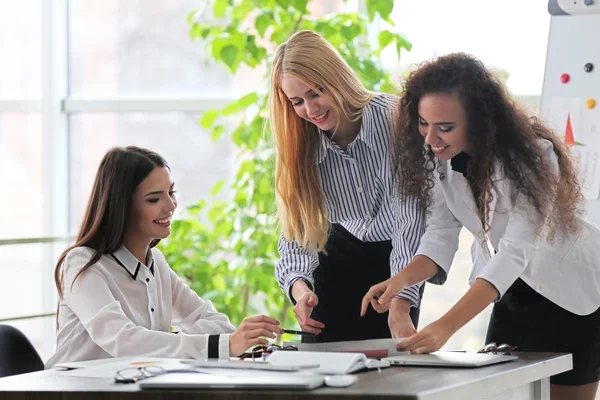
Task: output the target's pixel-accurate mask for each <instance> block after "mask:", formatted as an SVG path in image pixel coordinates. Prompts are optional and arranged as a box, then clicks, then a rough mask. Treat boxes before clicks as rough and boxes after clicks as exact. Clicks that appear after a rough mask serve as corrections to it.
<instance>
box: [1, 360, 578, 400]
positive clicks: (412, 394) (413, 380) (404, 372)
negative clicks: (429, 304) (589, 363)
mask: <svg viewBox="0 0 600 400" xmlns="http://www.w3.org/2000/svg"><path fill="white" fill-rule="evenodd" d="M517 354H518V355H519V360H517V361H513V362H509V363H505V364H499V365H492V366H487V367H481V368H474V369H457V368H431V367H390V368H386V369H382V370H381V371H380V372H378V371H367V372H362V373H359V374H358V378H359V379H358V382H356V383H355V384H354V385H352V386H350V387H348V388H327V387H323V388H319V389H316V390H310V391H266V390H260V391H258V390H255V391H242V390H240V391H232V390H210V391H209V390H203V391H195V390H176V391H162V390H161V391H141V390H139V389H138V387H137V386H136V385H119V384H115V383H113V382H112V380H109V379H94V378H81V377H66V376H61V373H60V372H59V371H55V370H48V371H40V372H34V373H31V374H24V375H18V376H12V377H7V378H2V379H0V399H23V400H25V399H27V400H57V399H60V400H75V399H81V398H84V397H85V398H86V399H102V400H125V399H132V400H138V399H139V400H142V399H143V400H163V399H177V400H187V399H211V400H238V399H253V400H275V399H278V400H279V399H282V400H286V399H288V400H291V399H306V400H312V399H327V400H337V399H342V398H354V399H375V398H385V399H403V400H404V399H426V400H436V399H444V400H453V399H456V400H465V399H477V400H480V399H488V400H491V399H539V400H541V399H549V398H550V381H549V377H550V376H552V375H555V374H558V373H561V372H564V371H568V370H570V369H571V368H572V356H571V355H570V354H557V353H517Z"/></svg>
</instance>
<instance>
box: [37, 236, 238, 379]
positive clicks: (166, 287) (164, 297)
mask: <svg viewBox="0 0 600 400" xmlns="http://www.w3.org/2000/svg"><path fill="white" fill-rule="evenodd" d="M93 254H94V250H92V249H90V248H87V247H77V248H74V249H73V250H71V251H70V252H69V253H68V254H67V257H66V258H65V260H64V263H63V270H62V273H63V299H62V300H61V301H60V302H59V314H58V331H57V349H56V353H55V354H54V355H53V356H52V357H51V358H50V360H49V361H48V362H47V364H46V368H50V367H52V366H54V365H55V364H57V363H62V362H74V361H83V360H93V359H101V358H110V357H121V356H153V357H170V358H193V359H202V358H208V357H209V356H210V357H218V358H229V336H230V335H229V334H230V333H231V332H233V331H234V330H235V328H234V326H233V325H231V323H230V322H229V318H228V317H227V316H226V315H225V314H222V313H219V312H217V311H216V310H215V308H214V307H213V305H212V303H211V302H210V301H206V300H202V299H201V298H200V297H199V296H198V295H197V294H196V293H195V292H194V291H192V290H191V289H190V288H189V287H188V286H187V285H186V284H185V283H184V282H183V281H182V280H181V279H180V278H179V277H178V276H177V275H176V274H175V272H174V271H173V270H172V269H171V268H170V267H169V265H168V264H167V261H166V260H165V257H164V256H163V254H162V253H161V252H160V251H159V250H158V249H156V248H153V249H151V250H149V251H148V254H147V256H146V264H145V265H144V264H143V263H141V262H140V261H138V260H137V259H136V258H135V257H134V256H133V254H131V252H130V251H129V250H127V248H125V247H124V246H123V247H121V248H120V249H119V250H118V251H116V252H115V253H113V254H105V255H103V256H102V258H100V260H99V261H98V262H97V263H96V264H94V265H92V266H91V267H90V268H88V269H87V270H86V271H85V272H84V273H83V274H82V275H80V276H79V278H78V279H77V280H76V281H75V283H74V284H73V279H74V277H75V275H76V274H77V273H78V272H79V271H80V270H81V268H82V267H83V266H84V265H85V264H86V263H87V262H88V261H89V260H90V258H91V257H92V256H93ZM148 266H149V267H148ZM171 327H174V328H175V329H176V330H178V331H179V333H177V334H175V333H171ZM215 335H219V336H215ZM209 343H210V346H209ZM209 347H210V351H209ZM217 353H218V354H217Z"/></svg>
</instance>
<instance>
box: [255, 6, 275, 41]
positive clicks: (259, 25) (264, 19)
mask: <svg viewBox="0 0 600 400" xmlns="http://www.w3.org/2000/svg"><path fill="white" fill-rule="evenodd" d="M273 22H274V20H273V13H272V12H271V11H266V12H263V13H262V14H260V15H259V16H258V17H256V21H255V22H254V27H255V28H256V30H257V31H258V33H259V34H260V36H261V37H264V36H265V32H266V31H267V29H268V28H269V26H270V25H271V24H272V23H273Z"/></svg>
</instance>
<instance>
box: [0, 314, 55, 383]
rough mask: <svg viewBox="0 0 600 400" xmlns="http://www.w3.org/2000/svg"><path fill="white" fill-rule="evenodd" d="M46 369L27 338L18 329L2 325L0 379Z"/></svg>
mask: <svg viewBox="0 0 600 400" xmlns="http://www.w3.org/2000/svg"><path fill="white" fill-rule="evenodd" d="M43 369H44V363H43V362H42V359H41V358H40V355H39V354H38V352H37V351H36V350H35V348H34V347H33V345H32V344H31V342H30V341H29V340H28V339H27V337H26V336H25V335H24V334H23V333H22V332H21V331H20V330H18V329H17V328H15V327H14V326H10V325H0V377H5V376H11V375H18V374H24V373H27V372H34V371H40V370H43Z"/></svg>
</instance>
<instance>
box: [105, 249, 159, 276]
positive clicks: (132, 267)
mask: <svg viewBox="0 0 600 400" xmlns="http://www.w3.org/2000/svg"><path fill="white" fill-rule="evenodd" d="M110 256H111V257H112V259H113V260H115V261H116V263H117V264H119V265H120V266H121V267H123V268H124V269H125V270H126V271H127V272H128V273H129V275H130V276H131V278H133V280H136V279H137V276H138V273H139V271H140V268H141V267H142V265H143V266H144V267H146V268H148V269H149V270H150V272H151V273H152V275H154V256H153V255H152V249H151V248H148V253H147V254H146V264H145V265H144V264H142V263H141V262H140V261H139V260H138V259H137V258H136V257H135V256H134V255H133V254H131V252H130V251H129V250H128V249H127V247H125V246H121V248H120V249H119V250H117V251H115V252H114V253H113V254H111V255H110ZM148 265H149V267H148Z"/></svg>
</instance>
